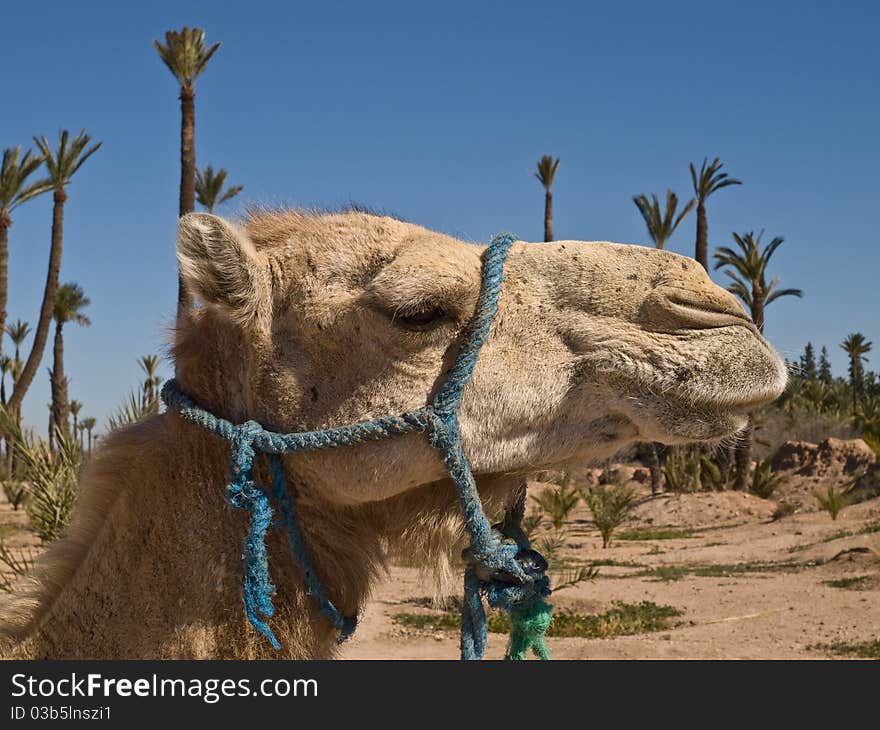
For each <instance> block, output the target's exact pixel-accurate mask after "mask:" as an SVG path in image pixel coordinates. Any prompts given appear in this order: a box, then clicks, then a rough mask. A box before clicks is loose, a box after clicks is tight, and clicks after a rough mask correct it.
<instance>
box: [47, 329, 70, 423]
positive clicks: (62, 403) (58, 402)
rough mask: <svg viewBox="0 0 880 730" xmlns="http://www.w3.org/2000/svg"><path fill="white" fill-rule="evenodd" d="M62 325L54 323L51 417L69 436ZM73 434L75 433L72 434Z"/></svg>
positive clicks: (68, 410)
mask: <svg viewBox="0 0 880 730" xmlns="http://www.w3.org/2000/svg"><path fill="white" fill-rule="evenodd" d="M62 327H63V325H62V324H61V322H57V323H56V325H55V347H54V349H53V353H52V354H53V358H54V362H53V365H52V418H53V420H54V421H55V425H56V427H57V428H58V430H59V431H60V432H61V433H62V434H64V436H65V437H68V438H69V437H70V404H69V403H68V402H67V378H65V377H64V336H63V334H62ZM74 435H75V434H74Z"/></svg>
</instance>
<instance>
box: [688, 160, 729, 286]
mask: <svg viewBox="0 0 880 730" xmlns="http://www.w3.org/2000/svg"><path fill="white" fill-rule="evenodd" d="M722 167H724V165H723V164H722V162H721V160H720V159H719V158H717V157H716V158H715V159H714V160H712V162H711V163H710V164H707V159H706V158H703V164H702V165H701V166H700V172H699V174H697V170H696V168H695V167H694V163H693V162H692V163H690V168H691V182H693V184H694V195H696V198H697V243H696V248H695V251H694V258H695V259H696V260H697V261H698V262H699V263H700V265H701V266H702V267H703V268H704V269H706V271H708V270H709V225H708V223H707V222H706V200H707V199H708V198H709V196H710V195H712V193H714V192H716V191H718V190H721V188H726V187H727V186H728V185H742V182H741V181H739V180H736V179H735V178H732V177H728V175H727V173H726V172H721V168H722Z"/></svg>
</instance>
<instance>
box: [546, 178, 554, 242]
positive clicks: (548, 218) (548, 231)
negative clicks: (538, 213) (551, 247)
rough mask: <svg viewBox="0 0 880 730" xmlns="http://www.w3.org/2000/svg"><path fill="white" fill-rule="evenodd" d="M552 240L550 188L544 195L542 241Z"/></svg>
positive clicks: (551, 199)
mask: <svg viewBox="0 0 880 730" xmlns="http://www.w3.org/2000/svg"><path fill="white" fill-rule="evenodd" d="M552 240H553V193H551V192H550V188H547V192H546V193H545V195H544V241H545V242H548V241H552Z"/></svg>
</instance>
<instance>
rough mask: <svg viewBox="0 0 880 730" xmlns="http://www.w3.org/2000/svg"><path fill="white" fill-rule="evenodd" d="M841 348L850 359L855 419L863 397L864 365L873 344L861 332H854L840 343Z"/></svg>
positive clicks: (850, 380) (850, 378)
mask: <svg viewBox="0 0 880 730" xmlns="http://www.w3.org/2000/svg"><path fill="white" fill-rule="evenodd" d="M840 346H841V348H842V349H843V350H844V351H845V352H846V354H847V357H849V382H850V387H851V389H852V414H853V418H856V417H857V416H858V412H859V400H860V399H861V396H862V382H863V381H864V375H865V368H864V363H865V362H867V360H868V358H867V357H865V355H867V354H868V353H869V352H870V351H871V346H872V343H871V342H868V340H866V339H865V336H864V335H863V334H862V333H861V332H853V333H852V334H850V335H847V337H846V339H845V340H844V341H843V342H842V343H840Z"/></svg>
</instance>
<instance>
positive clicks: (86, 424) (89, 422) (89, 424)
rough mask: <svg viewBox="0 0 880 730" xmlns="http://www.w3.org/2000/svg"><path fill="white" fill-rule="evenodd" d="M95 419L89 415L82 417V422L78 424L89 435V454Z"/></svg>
mask: <svg viewBox="0 0 880 730" xmlns="http://www.w3.org/2000/svg"><path fill="white" fill-rule="evenodd" d="M96 423H97V421H96V420H95V419H94V418H92V417H91V416H89V417H88V418H83V420H82V423H81V424H80V425H81V426H82V427H83V428H84V429H85V430H86V432H87V433H88V435H89V454H91V453H92V429H93V428H94V427H95V424H96Z"/></svg>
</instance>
